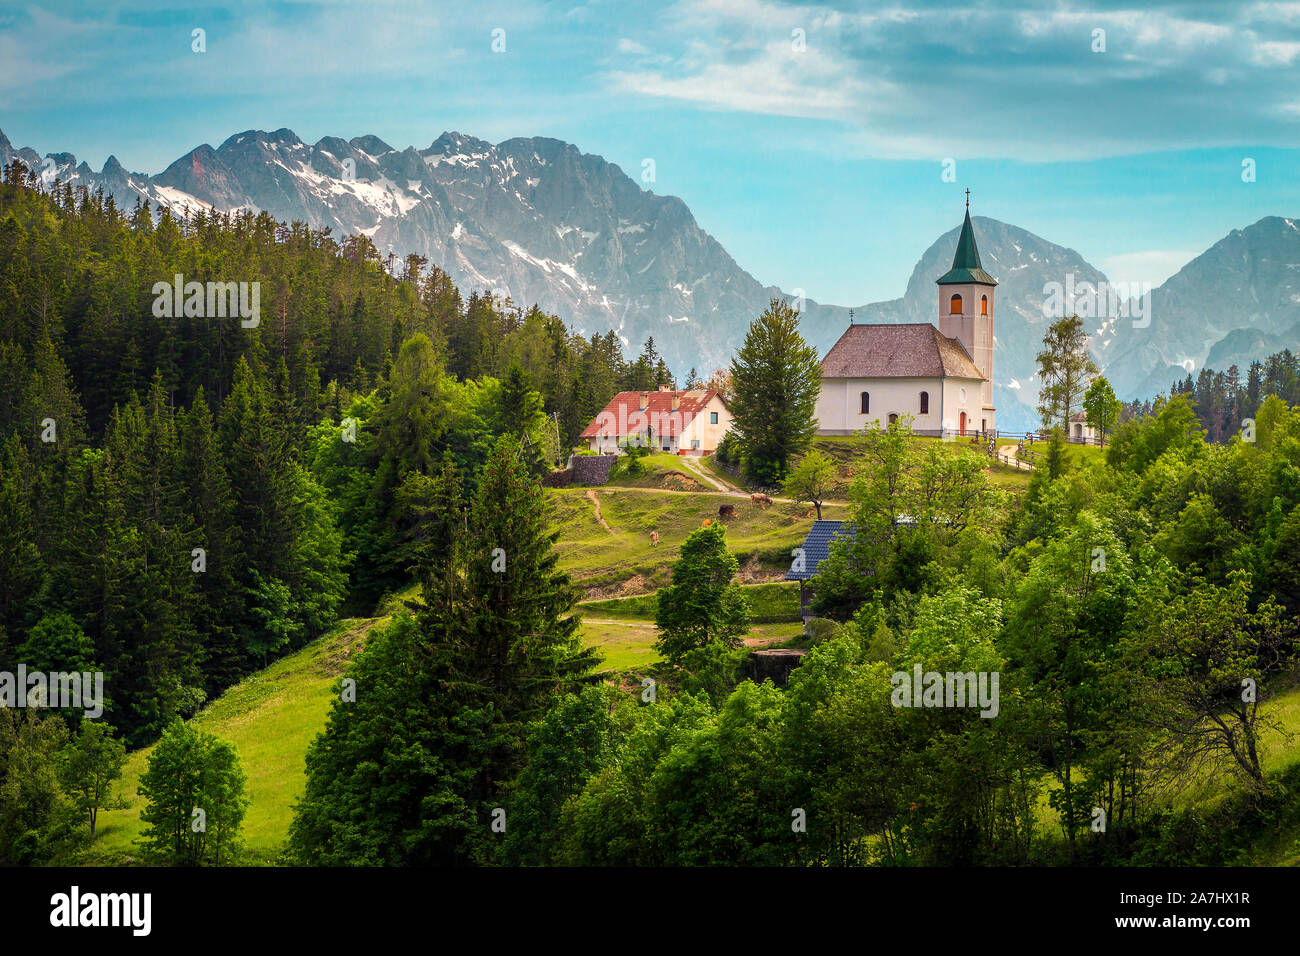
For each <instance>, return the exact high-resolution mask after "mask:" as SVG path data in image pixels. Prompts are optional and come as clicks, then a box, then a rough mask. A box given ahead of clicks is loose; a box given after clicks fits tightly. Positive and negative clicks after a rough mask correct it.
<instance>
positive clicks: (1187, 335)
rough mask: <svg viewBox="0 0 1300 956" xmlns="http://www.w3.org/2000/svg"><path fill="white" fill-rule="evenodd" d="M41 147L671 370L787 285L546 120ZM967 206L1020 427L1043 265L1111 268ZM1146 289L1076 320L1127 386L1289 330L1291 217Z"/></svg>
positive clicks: (182, 206) (918, 312)
mask: <svg viewBox="0 0 1300 956" xmlns="http://www.w3.org/2000/svg"><path fill="white" fill-rule="evenodd" d="M47 156H48V158H45V159H43V158H42V157H40V156H39V155H38V154H37V153H36V151H35V150H33V149H31V148H30V147H24V148H22V149H16V148H15V147H14V146H13V145H12V143H11V142H10V141H9V139H8V138H7V137H6V136H5V135H4V133H3V131H0V159H2V160H3V162H4V163H6V164H7V163H8V162H9V161H10V160H11V159H12V158H19V159H22V160H23V161H24V162H25V163H26V164H27V165H28V166H30V167H33V168H35V169H37V170H38V172H39V174H40V175H41V178H42V180H43V181H44V182H46V183H47V184H50V183H52V182H53V181H54V180H55V179H60V180H62V181H65V182H71V183H72V184H73V185H84V186H87V187H88V188H91V189H96V188H103V189H104V191H105V193H108V194H111V195H113V196H114V198H115V199H116V201H117V202H118V204H119V205H123V206H126V205H129V204H131V203H133V202H134V201H135V198H140V199H148V200H149V201H150V202H151V203H153V204H154V205H163V206H166V207H168V208H170V209H173V210H175V211H178V212H180V213H182V214H188V213H190V212H193V211H195V210H197V209H199V208H210V209H217V210H221V211H234V210H239V209H248V210H252V211H262V210H265V211H266V212H268V213H269V214H271V215H272V216H274V217H275V218H277V219H279V220H283V221H292V220H300V221H303V222H306V223H308V224H309V225H310V226H311V227H313V228H318V229H320V228H328V229H331V230H333V231H334V232H336V233H338V234H340V235H350V234H364V235H366V236H368V237H369V238H370V240H371V241H372V242H373V243H374V244H375V246H376V247H377V248H378V249H379V250H380V251H381V253H387V252H392V253H395V254H397V255H399V256H404V255H405V254H407V253H416V254H418V255H421V256H423V257H425V258H426V259H427V260H428V261H430V262H432V263H435V264H437V265H439V266H440V267H441V268H443V269H444V270H445V271H447V272H448V273H449V274H450V275H451V277H452V279H453V281H455V282H456V283H457V285H458V286H460V287H461V288H462V289H464V290H465V291H466V292H468V291H469V290H471V289H477V290H479V291H482V292H492V293H493V294H499V295H503V296H508V297H509V298H510V299H511V300H513V301H514V302H516V303H518V304H521V305H531V304H533V303H537V304H539V305H540V306H541V307H542V308H543V309H545V310H547V311H549V312H554V313H556V314H558V315H560V316H561V317H562V318H563V319H564V320H565V321H566V322H568V323H569V324H570V325H571V326H572V327H573V328H574V329H576V330H578V331H580V332H583V333H584V334H592V333H596V332H602V331H604V330H605V329H608V328H613V329H615V330H616V331H617V332H618V333H619V335H620V337H621V339H622V341H623V343H624V347H625V348H626V349H627V350H629V351H630V352H634V351H635V350H636V349H638V348H639V346H640V344H641V343H642V342H643V341H644V340H645V338H647V337H648V336H653V337H654V339H655V342H656V346H657V348H658V350H659V352H660V353H661V354H662V355H663V356H664V357H665V359H666V360H667V361H668V362H669V364H670V366H671V367H672V368H673V369H674V370H675V371H676V372H677V373H678V374H679V375H682V374H684V372H685V370H686V369H688V368H691V367H694V368H696V369H697V371H699V372H700V373H707V371H708V370H709V369H712V368H714V367H718V366H721V365H724V364H726V362H728V361H729V360H730V357H731V355H732V353H733V352H734V350H735V348H737V347H738V346H739V344H740V342H741V341H742V339H743V336H744V331H745V328H746V327H747V325H748V323H749V321H750V320H752V319H753V318H754V316H756V315H757V314H758V313H759V312H761V311H762V309H763V308H765V307H766V305H767V302H768V301H769V300H770V299H772V298H776V297H786V298H792V296H789V295H788V294H787V293H785V292H783V291H782V290H781V289H779V288H778V287H776V286H771V285H765V284H763V283H761V282H760V281H759V280H758V279H757V278H755V277H754V276H753V275H752V274H751V273H749V272H748V271H746V270H745V269H744V268H743V267H741V266H740V265H739V264H738V263H737V262H736V261H735V260H734V259H733V258H732V257H731V255H730V254H729V253H728V252H727V251H726V249H725V248H724V247H723V246H722V245H721V243H719V242H718V241H717V239H715V238H714V237H713V236H712V235H711V234H710V233H708V232H707V231H706V230H704V229H703V228H702V227H701V226H700V224H699V223H698V222H697V221H696V219H695V217H694V215H693V213H692V212H691V210H690V208H689V206H688V205H687V204H686V203H685V202H684V201H683V200H682V199H681V198H679V197H676V196H666V195H659V194H656V193H654V192H653V191H651V190H648V189H644V188H643V187H642V186H641V185H640V184H639V183H637V182H635V181H634V180H633V179H632V178H630V177H629V176H628V175H627V174H626V173H624V172H623V170H622V169H621V168H620V167H619V166H618V165H617V164H615V163H612V162H609V161H608V160H606V159H604V158H603V157H601V156H599V155H596V154H591V153H584V152H582V151H581V150H580V149H579V148H578V147H577V146H575V145H573V144H571V143H567V142H565V141H563V140H559V139H555V138H552V137H544V136H534V137H512V138H509V139H505V140H502V141H501V142H499V143H497V144H495V145H494V144H492V143H489V142H488V141H486V140H483V139H479V138H477V137H474V136H472V135H469V134H465V133H461V132H458V131H451V130H449V131H444V132H443V133H442V134H440V135H439V136H438V137H436V138H435V139H434V140H433V141H432V142H431V143H430V144H429V146H428V147H426V148H424V149H417V148H416V147H413V146H407V147H405V148H403V149H398V148H396V147H393V146H391V145H390V144H388V143H387V142H385V141H384V140H382V139H381V138H379V137H378V136H375V135H373V134H364V135H360V136H355V137H353V138H352V139H350V140H344V139H342V138H340V137H336V136H325V137H322V138H321V139H319V140H318V141H317V142H316V143H315V144H307V143H305V142H304V141H303V140H302V139H301V138H300V137H299V136H298V135H297V134H296V133H294V131H293V130H291V129H288V128H287V127H282V128H280V129H276V130H272V131H270V132H267V131H264V130H245V131H243V132H240V133H235V134H232V135H231V136H228V137H227V138H226V139H225V140H224V141H222V143H221V144H220V145H219V146H217V147H216V148H213V147H212V146H211V145H210V144H208V143H203V144H200V145H199V146H196V147H195V148H193V149H191V150H190V151H189V152H187V153H185V154H184V155H183V156H181V157H179V158H177V159H176V160H175V161H174V162H172V163H171V164H170V165H168V166H167V167H166V168H165V169H164V170H162V171H161V172H160V173H158V174H156V175H153V176H150V175H149V174H146V173H139V172H129V171H127V170H126V169H125V168H124V167H123V166H122V165H121V163H120V162H119V161H118V160H117V158H116V157H115V156H110V157H109V158H108V160H106V161H105V163H104V167H103V169H102V170H101V171H100V172H99V173H95V172H94V171H93V170H91V169H90V167H89V166H88V165H87V164H86V163H84V162H82V163H78V162H77V160H76V157H75V156H74V155H72V154H71V153H50V154H47ZM973 221H974V224H975V228H976V235H977V241H978V242H979V247H980V253H981V256H982V258H983V260H984V263H985V266H986V268H987V269H988V270H989V271H990V272H991V273H992V274H993V275H994V276H995V277H997V278H998V279H999V287H998V293H997V295H998V297H997V299H996V301H995V309H996V318H995V326H996V327H995V333H996V337H995V358H994V368H995V378H996V381H995V399H996V404H997V405H998V408H999V413H998V424H999V427H1000V428H1003V429H1006V430H1014V429H1019V428H1025V427H1029V426H1031V425H1032V424H1033V423H1034V421H1035V419H1036V415H1035V414H1034V412H1033V406H1034V404H1035V401H1036V393H1037V387H1036V381H1035V378H1034V371H1035V363H1034V357H1035V355H1036V353H1037V350H1038V347H1039V343H1040V342H1041V339H1042V332H1043V330H1044V329H1045V327H1046V324H1047V323H1048V321H1049V319H1048V317H1047V316H1046V315H1045V314H1044V301H1045V296H1046V289H1047V286H1048V283H1050V282H1061V281H1062V280H1063V279H1064V277H1065V276H1066V275H1069V276H1071V277H1072V281H1073V282H1074V283H1075V284H1076V285H1077V284H1079V283H1093V284H1100V283H1104V282H1106V281H1107V280H1106V276H1105V274H1104V273H1103V272H1102V271H1101V270H1100V269H1097V268H1096V267H1095V266H1093V265H1091V264H1090V263H1088V262H1087V261H1086V260H1085V259H1084V258H1083V257H1082V256H1081V255H1080V254H1079V253H1078V252H1076V251H1075V250H1073V249H1070V248H1069V247H1066V246H1062V245H1058V244H1056V243H1053V242H1051V241H1049V240H1047V239H1044V238H1042V237H1040V236H1037V235H1035V234H1033V233H1030V232H1028V231H1027V230H1024V229H1021V228H1019V227H1017V226H1014V225H1012V224H1008V223H1004V222H1001V221H999V220H995V219H990V218H988V217H983V216H976V217H974V220H973ZM958 231H959V226H957V225H954V227H953V228H952V229H951V230H949V231H948V232H945V233H944V234H943V235H941V236H940V237H938V238H937V239H936V240H935V241H934V242H933V243H931V244H930V246H929V247H928V248H927V249H926V250H925V251H924V252H923V253H922V254H921V256H920V258H919V259H918V260H917V264H916V266H915V267H914V268H913V270H912V273H911V275H910V277H909V279H908V283H907V287H906V290H905V292H904V293H903V295H902V296H900V297H898V298H896V299H890V300H885V301H880V302H869V303H866V304H863V305H858V306H853V307H852V311H853V312H854V314H855V317H856V321H859V322H913V321H929V322H933V321H934V320H935V319H936V317H937V314H938V313H937V310H938V294H937V292H936V287H935V285H934V280H935V279H936V278H937V277H938V276H939V275H941V274H942V273H943V272H944V271H946V269H947V266H948V263H949V262H950V261H951V256H952V252H953V249H954V248H955V246H956V239H957V234H958ZM1189 270H1190V271H1189ZM799 304H800V305H801V306H802V312H803V318H802V326H803V330H804V334H805V336H806V337H807V338H808V340H809V341H810V342H811V343H812V344H813V345H815V346H816V347H817V348H818V349H819V351H820V352H821V353H822V354H825V352H826V351H827V350H828V349H829V348H830V346H831V345H832V344H833V343H834V341H835V340H836V339H837V338H838V336H839V334H840V332H841V331H842V330H843V328H844V327H845V326H847V324H848V320H849V318H848V317H849V312H850V307H846V306H837V305H831V304H824V303H820V302H817V301H815V300H812V299H808V298H806V297H805V298H803V299H802V301H801V302H800V303H799ZM1150 304H1151V313H1150V315H1151V321H1150V323H1149V324H1148V325H1146V326H1142V325H1141V324H1140V323H1138V322H1129V321H1128V320H1127V319H1116V318H1114V317H1113V316H1112V317H1110V318H1096V319H1087V320H1085V321H1086V323H1087V324H1088V325H1089V329H1088V330H1089V332H1090V333H1091V334H1092V335H1093V341H1092V348H1093V351H1094V354H1095V357H1096V359H1097V361H1098V364H1099V365H1100V366H1101V367H1102V369H1103V371H1104V372H1105V373H1106V374H1107V375H1108V377H1110V378H1111V380H1112V383H1113V384H1114V385H1115V387H1116V390H1117V392H1118V393H1120V394H1121V395H1122V396H1123V397H1126V398H1127V397H1149V396H1150V395H1153V394H1155V393H1156V392H1158V391H1161V390H1163V389H1166V388H1167V387H1168V383H1169V382H1170V381H1171V380H1173V378H1174V377H1175V376H1176V375H1185V374H1186V372H1187V370H1188V363H1189V362H1190V363H1191V364H1192V366H1193V368H1200V367H1202V366H1203V365H1204V364H1205V363H1206V362H1207V361H1208V360H1209V359H1210V358H1211V357H1212V356H1213V357H1214V358H1216V359H1223V358H1228V359H1233V360H1237V361H1238V362H1240V360H1242V359H1243V357H1244V355H1245V351H1244V350H1249V349H1252V348H1272V347H1273V346H1274V345H1276V344H1277V343H1278V342H1281V341H1285V340H1286V338H1287V337H1288V336H1292V335H1293V334H1294V332H1293V327H1300V231H1297V229H1296V226H1295V223H1294V221H1293V220H1291V219H1286V218H1284V217H1276V216H1274V217H1264V218H1263V219H1261V220H1259V221H1258V222H1256V223H1254V224H1251V225H1249V226H1245V227H1243V228H1240V229H1234V230H1232V231H1231V232H1229V234H1228V235H1227V236H1225V237H1224V239H1222V240H1220V241H1219V242H1218V243H1216V244H1215V245H1214V246H1212V247H1211V248H1210V249H1208V250H1206V251H1205V252H1204V253H1202V254H1201V255H1200V256H1197V257H1195V258H1194V259H1193V260H1191V261H1190V262H1189V263H1188V264H1187V265H1185V266H1184V267H1183V269H1181V270H1179V272H1178V273H1176V274H1175V275H1174V276H1172V277H1170V278H1169V279H1168V280H1166V281H1165V282H1164V283H1162V284H1161V285H1160V286H1159V287H1157V288H1156V289H1155V290H1153V291H1152V292H1151V298H1150ZM1211 313H1212V314H1211ZM1172 316H1176V317H1177V321H1173V320H1172V319H1171V317H1172ZM1230 337H1231V341H1229V338H1230ZM1221 343H1222V347H1221V348H1219V346H1220V344H1221ZM1216 348H1218V351H1217V352H1216V351H1214V350H1215V349H1216ZM1274 350H1275V349H1274ZM1264 354H1267V353H1264ZM1255 357H1263V356H1262V355H1258V356H1255Z"/></svg>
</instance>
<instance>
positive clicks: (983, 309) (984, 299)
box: [980, 295, 989, 315]
mask: <svg viewBox="0 0 1300 956" xmlns="http://www.w3.org/2000/svg"><path fill="white" fill-rule="evenodd" d="M988 314H989V297H988V296H986V295H982V296H980V315H988Z"/></svg>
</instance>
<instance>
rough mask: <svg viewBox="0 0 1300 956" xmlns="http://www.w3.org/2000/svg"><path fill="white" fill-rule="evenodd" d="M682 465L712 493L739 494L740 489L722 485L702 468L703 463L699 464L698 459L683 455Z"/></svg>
mask: <svg viewBox="0 0 1300 956" xmlns="http://www.w3.org/2000/svg"><path fill="white" fill-rule="evenodd" d="M682 464H683V465H684V466H685V467H686V470H687V471H689V472H691V474H693V475H695V476H696V477H697V478H699V479H700V481H702V482H704V484H706V485H708V486H709V487H710V488H712V489H713V490H714V491H721V492H724V493H725V494H740V493H741V492H740V489H739V488H737V487H736V486H734V485H731V484H724V483H723V482H722V481H721V480H720V479H718V478H716V477H714V476H713V475H712V474H710V473H709V470H708V469H707V468H705V467H704V465H703V463H701V462H700V460H699V459H698V458H692V457H690V456H687V455H683V456H682Z"/></svg>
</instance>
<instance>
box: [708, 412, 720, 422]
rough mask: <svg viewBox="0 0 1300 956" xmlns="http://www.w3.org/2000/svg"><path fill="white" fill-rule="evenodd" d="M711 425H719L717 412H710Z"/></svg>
mask: <svg viewBox="0 0 1300 956" xmlns="http://www.w3.org/2000/svg"><path fill="white" fill-rule="evenodd" d="M709 424H710V425H716V424H718V413H717V412H709Z"/></svg>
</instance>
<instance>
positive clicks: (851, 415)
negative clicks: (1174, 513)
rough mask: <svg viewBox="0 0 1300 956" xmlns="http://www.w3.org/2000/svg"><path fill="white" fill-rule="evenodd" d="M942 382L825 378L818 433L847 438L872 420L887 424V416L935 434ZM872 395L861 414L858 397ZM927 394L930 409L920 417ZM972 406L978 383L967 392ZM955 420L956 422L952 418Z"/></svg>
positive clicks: (937, 380) (921, 430) (818, 408)
mask: <svg viewBox="0 0 1300 956" xmlns="http://www.w3.org/2000/svg"><path fill="white" fill-rule="evenodd" d="M943 381H944V380H943V379H938V378H824V379H822V390H821V395H820V396H819V397H818V399H817V412H816V415H817V425H818V428H817V434H819V435H850V434H852V433H853V432H857V431H861V430H862V429H863V428H865V427H866V426H867V424H868V423H870V422H872V421H879V422H880V424H881V425H884V424H886V423H888V421H889V416H890V415H891V414H892V415H898V416H900V417H901V416H903V415H911V416H912V419H913V421H912V428H913V429H914V430H916V431H919V432H924V431H938V430H939V428H940V427H941V425H942V419H941V417H940V407H941V403H940V392H941V390H942V389H943ZM863 392H868V393H870V395H871V410H870V412H868V413H867V414H866V415H863V414H862V413H861V395H862V393H863ZM922 392H928V393H929V396H930V410H929V411H928V412H927V413H926V414H924V415H923V414H921V393H922ZM969 392H970V394H971V395H972V396H973V405H974V406H978V405H979V382H978V381H975V382H973V383H972V387H971V388H970V389H969ZM954 420H955V419H954Z"/></svg>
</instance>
